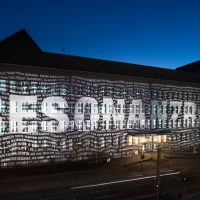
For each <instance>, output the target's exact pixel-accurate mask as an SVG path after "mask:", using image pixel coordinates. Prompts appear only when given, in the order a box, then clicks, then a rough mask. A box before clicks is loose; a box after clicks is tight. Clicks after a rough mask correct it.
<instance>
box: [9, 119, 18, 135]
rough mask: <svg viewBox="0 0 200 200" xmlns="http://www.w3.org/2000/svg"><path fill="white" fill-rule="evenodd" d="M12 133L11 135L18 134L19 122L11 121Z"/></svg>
mask: <svg viewBox="0 0 200 200" xmlns="http://www.w3.org/2000/svg"><path fill="white" fill-rule="evenodd" d="M10 132H11V133H17V132H18V129H17V122H16V121H10Z"/></svg>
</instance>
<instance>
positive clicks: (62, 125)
mask: <svg viewBox="0 0 200 200" xmlns="http://www.w3.org/2000/svg"><path fill="white" fill-rule="evenodd" d="M59 124H60V131H61V132H64V131H66V130H67V122H66V121H60V123H59Z"/></svg>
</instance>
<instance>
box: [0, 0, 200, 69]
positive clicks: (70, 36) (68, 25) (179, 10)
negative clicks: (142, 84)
mask: <svg viewBox="0 0 200 200" xmlns="http://www.w3.org/2000/svg"><path fill="white" fill-rule="evenodd" d="M21 28H25V29H26V30H27V31H28V32H29V34H30V35H31V36H32V37H33V39H34V40H35V41H36V42H37V43H38V44H39V46H40V47H41V48H42V49H43V50H44V51H49V52H56V53H62V52H61V49H62V48H64V49H65V52H64V53H65V54H70V55H79V56H86V57H92V58H99V59H107V60H115V61H122V62H129V63H137V64H145V65H151V66H158V67H165V68H176V67H178V66H181V65H184V64H187V63H190V62H193V61H196V60H200V1H199V0H57V1H54V0H0V30H1V31H0V40H1V39H3V38H5V37H7V36H9V35H10V34H12V33H14V32H16V31H18V30H20V29H21Z"/></svg>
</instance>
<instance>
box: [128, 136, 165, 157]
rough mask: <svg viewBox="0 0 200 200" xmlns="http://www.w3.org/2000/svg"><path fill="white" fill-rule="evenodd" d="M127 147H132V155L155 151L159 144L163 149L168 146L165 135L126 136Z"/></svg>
mask: <svg viewBox="0 0 200 200" xmlns="http://www.w3.org/2000/svg"><path fill="white" fill-rule="evenodd" d="M127 143H128V146H129V147H130V146H132V147H133V153H134V154H136V155H137V154H140V153H142V152H149V151H155V150H156V149H157V145H158V144H159V145H160V146H162V147H163V148H165V147H167V146H168V137H167V135H149V136H131V135H129V136H128V142H127Z"/></svg>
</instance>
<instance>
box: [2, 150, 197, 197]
mask: <svg viewBox="0 0 200 200" xmlns="http://www.w3.org/2000/svg"><path fill="white" fill-rule="evenodd" d="M156 165H157V161H156V153H155V152H153V153H145V159H144V160H142V162H141V159H140V156H134V157H131V158H121V159H114V160H111V162H109V163H107V164H105V165H103V166H102V167H101V168H96V169H89V170H82V171H74V172H62V173H59V172H56V173H53V174H45V175H36V176H23V177H9V178H6V177H3V178H0V198H1V195H2V196H5V195H6V194H12V193H13V194H16V193H25V192H32V191H44V190H51V189H52V191H53V189H55V188H57V189H58V188H63V187H64V188H68V189H69V188H73V187H81V186H87V185H94V184H101V183H108V182H117V181H122V180H131V179H135V178H138V177H146V176H151V175H155V173H156ZM199 165H200V155H199V154H193V153H184V152H182V153H167V152H162V159H161V163H160V166H161V172H162V173H168V172H181V173H183V174H187V175H188V176H190V175H191V174H198V175H200V169H199ZM175 179H177V180H176V181H178V183H179V182H180V180H178V179H179V178H174V180H175ZM154 183H155V180H154ZM181 184H182V183H181ZM1 199H4V198H1Z"/></svg>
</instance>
